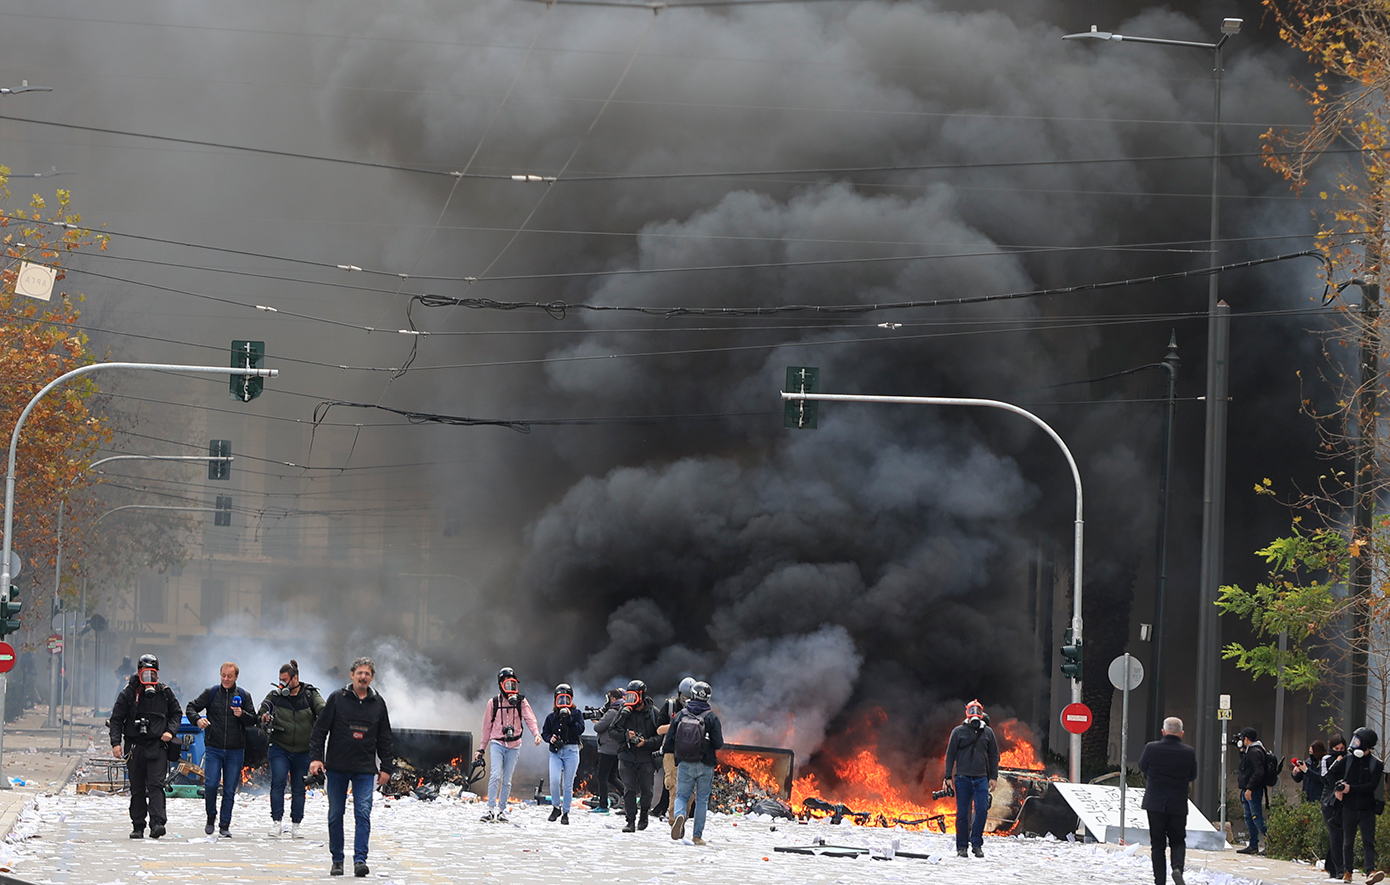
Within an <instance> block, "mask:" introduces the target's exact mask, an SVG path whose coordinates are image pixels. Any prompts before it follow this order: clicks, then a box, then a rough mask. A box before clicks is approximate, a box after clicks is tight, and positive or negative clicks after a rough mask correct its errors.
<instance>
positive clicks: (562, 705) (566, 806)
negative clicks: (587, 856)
mask: <svg viewBox="0 0 1390 885" xmlns="http://www.w3.org/2000/svg"><path fill="white" fill-rule="evenodd" d="M583 733H584V717H583V716H580V715H579V711H578V710H576V709H575V708H574V689H572V688H570V687H569V686H568V685H566V684H565V683H563V682H561V683H560V684H559V685H557V686H555V709H553V710H551V711H550V715H549V716H547V717H545V725H543V726H542V727H541V737H543V738H545V739H546V740H547V741H549V743H550V820H551V821H552V822H553V821H556V820H558V821H559V822H560V823H562V824H565V825H566V826H568V825H569V822H570V799H571V798H573V796H574V773H575V771H576V770H577V769H578V768H579V741H580V735H582V734H583Z"/></svg>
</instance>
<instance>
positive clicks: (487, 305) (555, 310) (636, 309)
mask: <svg viewBox="0 0 1390 885" xmlns="http://www.w3.org/2000/svg"><path fill="white" fill-rule="evenodd" d="M1291 258H1316V259H1317V260H1318V261H1319V262H1321V263H1322V264H1323V265H1324V266H1326V265H1327V264H1328V260H1327V258H1326V257H1325V256H1324V255H1323V254H1322V253H1321V252H1320V251H1318V250H1317V249H1307V250H1305V251H1302V252H1289V253H1286V254H1283V255H1272V256H1269V257H1266V258H1255V259H1251V260H1249V261H1238V262H1234V263H1231V264H1222V265H1217V266H1215V267H1203V268H1197V269H1196V270H1184V271H1173V272H1171V273H1163V274H1153V275H1151V276H1146V277H1132V278H1130V279H1125V280H1106V281H1104V282H1099V283H1084V284H1081V285H1077V286H1057V287H1054V288H1051V289H1030V290H1027V291H1023V292H1004V293H1000V294H996V295H973V296H967V297H964V298H936V299H931V300H919V301H890V302H878V303H872V304H774V305H766V306H757V307H643V306H640V305H629V304H588V303H572V302H567V301H495V300H493V299H491V298H455V297H451V296H448V295H413V296H411V299H410V304H409V305H407V307H406V319H407V320H408V321H409V322H410V328H411V330H412V331H416V330H415V321H414V318H413V316H412V312H411V308H412V307H413V306H414V305H415V303H416V302H419V303H420V304H422V305H424V306H425V307H450V306H458V307H466V308H469V309H471V310H504V311H505V310H540V311H544V312H545V313H546V314H548V315H549V316H550V317H551V318H552V319H556V320H562V319H565V318H566V316H567V315H568V313H569V312H570V311H572V310H587V311H593V312H595V313H601V312H620V313H640V314H644V315H646V316H657V317H665V318H667V319H670V318H674V317H682V316H718V317H748V316H766V315H770V314H781V313H823V314H861V313H873V312H876V311H883V310H911V309H915V308H923V307H947V306H954V305H961V304H983V303H987V302H991V301H1009V300H1015V299H1019V298H1037V297H1041V296H1046V295H1068V294H1073V293H1077V292H1088V291H1089V292H1095V291H1100V290H1104V289H1117V288H1121V287H1124V286H1138V285H1143V284H1146V283H1160V282H1166V281H1169V280H1181V279H1187V278H1189V277H1202V276H1211V275H1212V274H1217V273H1222V272H1224V271H1228V270H1238V269H1241V268H1247V267H1258V266H1259V265H1262V264H1272V263H1274V262H1276V261H1287V260H1289V259H1291ZM1330 288H1331V287H1330V285H1329V286H1328V290H1330ZM1323 295H1324V298H1326V296H1327V290H1325V291H1324V293H1323ZM416 337H417V338H418V337H419V336H418V334H417V336H416ZM411 356H412V359H413V357H414V353H413V352H412V354H411ZM408 366H409V363H408V362H407V363H406V364H405V366H403V367H402V371H404V369H405V368H406V367H408Z"/></svg>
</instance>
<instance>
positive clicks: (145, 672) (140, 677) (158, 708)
mask: <svg viewBox="0 0 1390 885" xmlns="http://www.w3.org/2000/svg"><path fill="white" fill-rule="evenodd" d="M106 725H107V728H108V729H109V730H110V732H111V755H112V756H115V757H116V758H117V759H119V758H121V757H122V756H125V760H126V773H127V774H128V775H129V776H130V825H131V830H130V838H132V839H143V838H144V836H145V816H146V813H148V815H149V819H150V838H151V839H158V838H159V837H160V836H163V835H164V825H165V824H166V823H168V820H169V819H168V817H167V816H166V815H165V813H164V781H165V780H166V779H167V777H168V774H169V757H170V755H171V754H174V753H175V752H176V751H175V750H174V749H173V747H175V746H177V745H176V744H174V735H175V734H177V733H178V730H179V701H178V698H176V697H174V690H173V689H171V688H170V687H169V686H167V685H165V684H164V683H162V682H160V681H159V658H157V657H155V656H154V655H141V656H140V668H139V670H138V671H137V672H136V673H135V674H134V675H132V676H131V677H130V678H129V679H128V680H127V682H126V685H125V687H124V688H122V689H121V692H120V694H118V695H116V701H115V703H113V704H112V705H111V718H110V719H109V720H107V723H106ZM122 744H124V748H123V747H122ZM175 758H177V756H175Z"/></svg>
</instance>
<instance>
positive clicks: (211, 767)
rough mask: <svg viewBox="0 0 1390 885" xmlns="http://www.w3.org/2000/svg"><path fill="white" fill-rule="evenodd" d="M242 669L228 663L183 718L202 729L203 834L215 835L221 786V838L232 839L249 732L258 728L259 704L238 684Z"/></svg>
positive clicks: (191, 702) (191, 703) (189, 703)
mask: <svg viewBox="0 0 1390 885" xmlns="http://www.w3.org/2000/svg"><path fill="white" fill-rule="evenodd" d="M240 675H241V668H240V667H238V666H237V665H236V664H234V663H232V662H231V661H228V662H227V663H225V664H223V665H222V672H221V682H220V683H219V684H218V685H214V686H213V687H212V688H207V689H204V690H203V693H202V694H200V695H198V696H197V697H196V698H194V699H193V700H191V701H189V702H188V706H187V707H186V708H185V709H184V711H183V712H184V715H185V716H187V717H188V721H189V722H192V723H194V724H195V725H197V726H198V727H199V728H201V729H202V730H203V744H204V747H205V750H204V752H203V804H204V806H205V807H206V810H207V815H208V820H207V826H205V827H204V828H203V832H205V833H207V834H208V835H209V836H211V835H212V825H213V821H214V820H218V815H217V787H218V784H219V783H220V784H221V786H222V815H221V819H220V827H219V829H218V833H219V835H221V836H222V837H223V838H226V839H230V838H231V837H232V807H233V806H234V805H235V804H236V790H237V787H239V786H240V785H241V767H242V762H243V761H244V760H245V757H246V729H248V728H255V727H256V701H255V699H254V698H252V697H251V693H250V692H249V691H247V690H246V689H244V688H240V687H238V686H237V684H236V680H237V677H238V676H240Z"/></svg>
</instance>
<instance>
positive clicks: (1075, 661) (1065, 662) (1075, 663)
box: [1062, 629, 1081, 679]
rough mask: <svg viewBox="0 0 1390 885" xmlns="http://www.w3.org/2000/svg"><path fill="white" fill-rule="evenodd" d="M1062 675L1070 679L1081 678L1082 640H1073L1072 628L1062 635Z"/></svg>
mask: <svg viewBox="0 0 1390 885" xmlns="http://www.w3.org/2000/svg"><path fill="white" fill-rule="evenodd" d="M1062 675H1063V676H1065V677H1067V678H1068V679H1080V678H1081V640H1080V639H1077V640H1073V639H1072V631H1071V630H1070V629H1068V630H1067V631H1066V633H1065V634H1063V637H1062Z"/></svg>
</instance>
